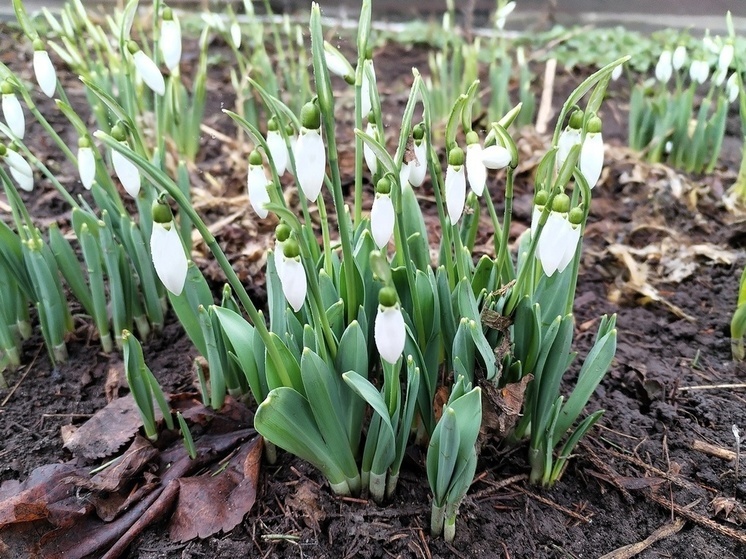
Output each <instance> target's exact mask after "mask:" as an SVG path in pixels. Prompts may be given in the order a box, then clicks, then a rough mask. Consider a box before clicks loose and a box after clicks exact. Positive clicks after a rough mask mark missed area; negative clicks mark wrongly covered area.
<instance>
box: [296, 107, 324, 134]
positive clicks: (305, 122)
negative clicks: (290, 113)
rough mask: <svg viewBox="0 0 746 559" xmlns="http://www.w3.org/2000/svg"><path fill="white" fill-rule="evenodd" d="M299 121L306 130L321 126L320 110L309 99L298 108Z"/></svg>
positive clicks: (316, 128)
mask: <svg viewBox="0 0 746 559" xmlns="http://www.w3.org/2000/svg"><path fill="white" fill-rule="evenodd" d="M300 123H301V126H303V128H306V129H308V130H318V129H319V128H321V111H320V110H319V108H318V107H317V106H316V103H314V102H313V101H309V102H308V103H306V104H305V105H303V108H302V109H301V110H300Z"/></svg>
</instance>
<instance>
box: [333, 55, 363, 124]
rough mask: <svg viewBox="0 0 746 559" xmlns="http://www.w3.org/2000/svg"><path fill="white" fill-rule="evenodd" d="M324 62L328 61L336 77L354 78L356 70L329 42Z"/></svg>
mask: <svg viewBox="0 0 746 559" xmlns="http://www.w3.org/2000/svg"><path fill="white" fill-rule="evenodd" d="M324 60H326V67H327V68H328V69H329V71H330V72H331V73H332V74H334V75H335V76H339V77H340V78H344V79H346V80H347V79H350V78H354V76H355V70H353V69H352V65H351V64H350V63H349V62H348V61H347V58H345V56H344V55H343V54H342V53H341V52H339V49H337V48H335V47H334V45H332V44H331V43H329V42H328V41H324ZM367 114H368V113H367V112H363V116H365V115H367Z"/></svg>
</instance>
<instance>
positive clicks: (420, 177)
mask: <svg viewBox="0 0 746 559" xmlns="http://www.w3.org/2000/svg"><path fill="white" fill-rule="evenodd" d="M407 167H408V168H409V176H408V177H407V180H408V181H409V184H411V185H412V186H420V185H421V184H422V183H423V182H425V174H426V173H427V144H426V143H425V140H422V141H421V142H420V143H419V145H418V144H417V142H415V143H414V159H412V160H411V161H410V162H409V163H408V164H407ZM402 184H403V183H402Z"/></svg>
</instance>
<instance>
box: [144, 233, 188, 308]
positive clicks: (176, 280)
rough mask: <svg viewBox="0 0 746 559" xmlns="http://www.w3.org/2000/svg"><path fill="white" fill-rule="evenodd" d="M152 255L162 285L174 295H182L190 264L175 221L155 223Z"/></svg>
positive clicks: (151, 237)
mask: <svg viewBox="0 0 746 559" xmlns="http://www.w3.org/2000/svg"><path fill="white" fill-rule="evenodd" d="M150 254H151V255H152V258H153V267H154V268H155V273H156V274H158V278H159V279H160V280H161V283H163V285H164V286H166V289H168V290H169V291H170V292H171V293H173V294H174V295H176V296H179V295H181V291H182V290H183V289H184V282H185V281H186V276H187V268H188V262H187V256H186V253H185V252H184V246H183V245H182V244H181V239H180V238H179V232H178V231H177V229H176V225H175V224H174V222H173V221H170V222H168V223H158V222H157V221H154V222H153V232H152V233H151V235H150Z"/></svg>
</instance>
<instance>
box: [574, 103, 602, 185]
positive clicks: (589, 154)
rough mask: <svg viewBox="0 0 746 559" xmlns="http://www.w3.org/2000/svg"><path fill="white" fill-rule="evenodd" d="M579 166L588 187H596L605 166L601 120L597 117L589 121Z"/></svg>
mask: <svg viewBox="0 0 746 559" xmlns="http://www.w3.org/2000/svg"><path fill="white" fill-rule="evenodd" d="M579 165H580V172H581V173H583V177H585V180H586V182H587V183H588V186H589V187H590V188H593V187H594V186H596V183H597V182H598V179H599V178H600V177H601V170H602V169H603V166H604V140H603V137H602V136H601V119H600V118H598V117H597V116H595V115H594V116H592V117H591V118H589V119H588V125H587V128H586V134H585V140H583V146H582V147H581V148H580V162H579Z"/></svg>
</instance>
